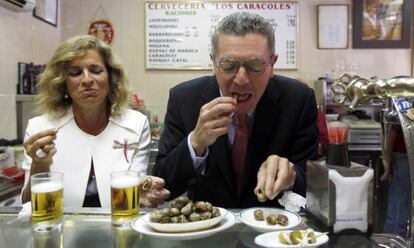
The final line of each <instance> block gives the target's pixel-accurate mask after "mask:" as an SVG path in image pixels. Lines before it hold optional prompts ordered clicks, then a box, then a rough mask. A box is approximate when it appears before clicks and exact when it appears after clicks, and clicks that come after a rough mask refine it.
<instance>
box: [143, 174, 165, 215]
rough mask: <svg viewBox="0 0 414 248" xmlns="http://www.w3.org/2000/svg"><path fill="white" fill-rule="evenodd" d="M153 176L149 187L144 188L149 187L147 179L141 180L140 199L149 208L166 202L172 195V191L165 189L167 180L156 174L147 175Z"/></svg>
mask: <svg viewBox="0 0 414 248" xmlns="http://www.w3.org/2000/svg"><path fill="white" fill-rule="evenodd" d="M145 177H149V178H151V185H150V187H149V189H144V188H146V187H147V185H144V184H145V181H147V180H141V182H140V185H139V188H140V195H139V198H140V199H139V200H140V204H141V205H142V206H144V207H147V208H155V207H157V206H158V205H160V204H163V203H164V202H165V199H167V198H168V197H170V191H168V190H167V189H164V186H165V181H164V179H162V178H159V177H154V176H145Z"/></svg>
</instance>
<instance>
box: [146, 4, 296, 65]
mask: <svg viewBox="0 0 414 248" xmlns="http://www.w3.org/2000/svg"><path fill="white" fill-rule="evenodd" d="M145 10H146V15H145V16H146V19H145V21H146V25H145V27H146V68H147V69H171V70H185V69H194V70H203V69H205V70H208V69H211V68H212V66H213V65H212V62H211V60H210V51H211V42H210V40H211V36H212V34H213V31H214V27H215V25H216V24H217V22H218V21H219V20H220V19H221V18H222V17H224V16H226V15H228V14H231V13H234V12H241V11H247V12H253V13H256V14H259V15H261V16H263V17H264V18H266V19H267V20H268V21H269V22H270V23H271V24H272V26H273V28H274V29H275V38H276V44H275V47H276V48H275V49H276V53H277V54H278V55H279V59H278V61H277V63H276V65H275V67H276V68H278V69H296V48H297V46H296V37H297V25H296V24H297V3H296V2H222V3H220V2H214V3H201V2H162V3H161V2H147V3H146V4H145Z"/></svg>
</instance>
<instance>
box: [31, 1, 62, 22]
mask: <svg viewBox="0 0 414 248" xmlns="http://www.w3.org/2000/svg"><path fill="white" fill-rule="evenodd" d="M33 17H35V18H37V19H39V20H41V21H44V22H46V23H49V24H50V25H52V26H55V27H57V19H58V0H37V1H36V7H35V8H34V10H33Z"/></svg>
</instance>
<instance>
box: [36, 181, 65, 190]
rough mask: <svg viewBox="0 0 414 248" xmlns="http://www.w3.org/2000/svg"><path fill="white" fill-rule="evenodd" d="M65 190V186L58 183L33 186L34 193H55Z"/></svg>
mask: <svg viewBox="0 0 414 248" xmlns="http://www.w3.org/2000/svg"><path fill="white" fill-rule="evenodd" d="M61 189H63V185H62V184H61V183H58V182H44V183H39V184H36V185H34V186H32V193H46V192H54V191H58V190H61Z"/></svg>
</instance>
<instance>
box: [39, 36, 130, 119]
mask: <svg viewBox="0 0 414 248" xmlns="http://www.w3.org/2000/svg"><path fill="white" fill-rule="evenodd" d="M89 50H95V51H97V52H98V53H99V54H100V56H101V57H102V59H103V61H104V63H105V67H106V69H107V71H108V78H109V94H108V110H107V111H108V113H109V115H111V116H118V115H119V114H120V110H121V108H122V107H124V106H127V105H128V101H129V96H130V89H129V84H128V80H127V77H126V75H125V71H124V69H123V67H122V65H121V63H120V62H119V60H118V58H117V57H116V56H115V54H114V53H113V52H112V50H111V48H110V47H109V46H108V45H107V44H106V43H104V42H103V41H101V40H99V39H98V38H96V37H95V36H91V35H79V36H75V37H72V38H69V39H67V40H66V41H64V42H63V43H62V44H61V45H60V46H59V47H58V48H57V49H56V51H55V53H54V54H53V56H52V59H51V60H50V61H49V63H48V64H47V66H46V69H45V71H44V72H43V73H42V74H41V76H40V79H39V84H38V85H37V91H38V94H37V95H36V104H37V111H38V112H39V113H41V114H48V115H50V116H51V117H54V118H59V117H61V116H63V115H64V114H65V113H66V111H67V109H68V107H69V106H71V105H72V99H71V98H70V97H69V98H67V97H66V98H65V95H66V94H67V88H66V80H67V72H66V69H67V67H68V65H69V64H70V63H71V62H72V61H73V60H75V59H78V58H81V57H82V56H84V55H85V53H86V52H87V51H89Z"/></svg>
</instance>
